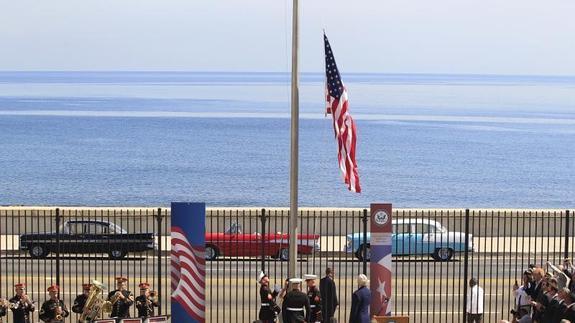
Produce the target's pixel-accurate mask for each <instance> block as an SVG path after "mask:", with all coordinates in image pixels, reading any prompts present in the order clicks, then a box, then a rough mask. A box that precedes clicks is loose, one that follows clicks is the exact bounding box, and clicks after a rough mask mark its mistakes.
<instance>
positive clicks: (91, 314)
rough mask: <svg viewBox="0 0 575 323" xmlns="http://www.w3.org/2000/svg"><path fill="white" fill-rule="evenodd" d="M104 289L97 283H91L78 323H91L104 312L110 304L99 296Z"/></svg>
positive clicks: (103, 286)
mask: <svg viewBox="0 0 575 323" xmlns="http://www.w3.org/2000/svg"><path fill="white" fill-rule="evenodd" d="M105 288H106V286H105V285H104V284H102V283H100V282H99V281H97V280H93V281H92V286H91V287H90V293H89V294H88V299H86V304H85V305H84V312H83V313H82V315H80V319H79V320H80V322H92V321H94V320H95V319H96V318H98V317H100V316H101V315H102V312H103V311H106V310H105V309H106V307H107V305H109V303H110V302H107V301H104V300H103V299H102V297H101V296H100V295H101V294H102V292H103V291H104V289H105ZM86 309H87V310H86Z"/></svg>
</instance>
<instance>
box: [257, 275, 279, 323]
mask: <svg viewBox="0 0 575 323" xmlns="http://www.w3.org/2000/svg"><path fill="white" fill-rule="evenodd" d="M258 283H259V284H260V285H261V286H260V300H261V302H262V304H261V307H260V313H259V315H258V318H259V319H260V321H261V322H262V323H271V322H275V321H276V318H277V315H278V314H279V313H280V312H281V309H280V307H279V306H278V305H277V304H276V297H277V296H278V294H279V292H280V291H279V287H277V286H276V288H274V290H273V291H272V290H271V289H270V278H269V277H268V276H267V275H266V274H264V272H263V271H262V272H260V274H259V275H258Z"/></svg>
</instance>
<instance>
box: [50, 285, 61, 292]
mask: <svg viewBox="0 0 575 323" xmlns="http://www.w3.org/2000/svg"><path fill="white" fill-rule="evenodd" d="M59 290H60V287H59V286H58V285H56V284H54V285H50V287H48V289H47V291H49V292H57V291H59Z"/></svg>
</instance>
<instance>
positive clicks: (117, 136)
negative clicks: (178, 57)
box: [0, 72, 575, 209]
mask: <svg viewBox="0 0 575 323" xmlns="http://www.w3.org/2000/svg"><path fill="white" fill-rule="evenodd" d="M342 78H343V80H344V82H345V83H346V85H347V88H348V93H349V97H350V111H351V114H352V115H353V117H354V118H355V119H356V122H357V127H358V146H357V159H358V164H359V174H360V180H361V184H362V188H363V192H362V193H361V194H355V193H352V192H349V191H347V188H346V186H345V185H344V184H343V181H342V179H341V174H340V173H339V169H338V167H337V151H336V142H335V139H334V137H333V129H332V128H331V127H332V126H331V122H330V118H331V116H328V117H325V115H324V110H325V103H324V89H323V86H324V83H323V77H322V75H321V74H306V73H304V74H302V78H301V84H300V90H301V103H300V104H301V107H300V109H301V120H300V150H299V152H300V157H299V161H300V164H299V166H300V177H299V201H300V205H301V206H333V207H368V206H369V204H370V203H372V202H391V203H393V204H394V206H395V207H433V208H435V207H454V208H507V207H509V208H561V209H565V208H573V207H574V206H575V191H574V187H575V77H559V76H555V77H554V76H499V75H429V74H342ZM289 98H290V85H289V75H288V74H285V73H223V72H221V73H207V72H206V73H192V72H1V73H0V205H73V206H80V205H89V206H165V205H169V203H170V202H171V201H201V202H202V201H203V202H206V203H207V205H208V206H258V207H259V206H263V207H271V206H277V207H280V206H288V205H289V158H290V150H289V147H290V141H289V140H290V120H289V116H290V103H289Z"/></svg>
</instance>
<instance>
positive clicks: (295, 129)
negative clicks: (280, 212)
mask: <svg viewBox="0 0 575 323" xmlns="http://www.w3.org/2000/svg"><path fill="white" fill-rule="evenodd" d="M298 1H299V0H293V13H292V67H291V158H290V213H289V215H290V216H289V266H288V275H289V276H290V277H297V272H296V269H297V235H298V223H297V220H298V151H299V71H298V56H299V48H298V46H299V4H298Z"/></svg>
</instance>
